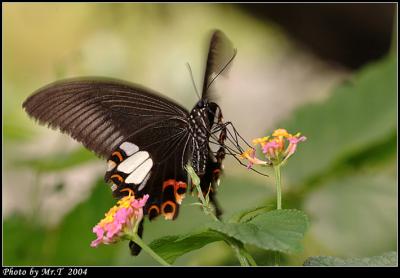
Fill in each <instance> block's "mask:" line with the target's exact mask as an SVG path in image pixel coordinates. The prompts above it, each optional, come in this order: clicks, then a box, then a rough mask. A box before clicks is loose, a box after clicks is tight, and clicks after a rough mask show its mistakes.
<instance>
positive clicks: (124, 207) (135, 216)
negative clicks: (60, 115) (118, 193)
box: [90, 190, 149, 247]
mask: <svg viewBox="0 0 400 278" xmlns="http://www.w3.org/2000/svg"><path fill="white" fill-rule="evenodd" d="M148 198H149V195H147V194H146V195H144V196H143V197H142V198H141V199H135V197H134V195H133V191H132V190H129V195H128V196H125V197H123V198H122V199H121V200H119V201H118V203H117V204H116V205H115V206H114V207H112V208H111V209H110V210H109V211H108V212H107V213H106V214H105V217H104V218H103V219H102V220H101V221H100V222H99V223H98V224H97V225H96V226H95V227H94V228H93V232H94V233H95V234H96V235H97V239H95V240H94V241H92V243H91V244H90V246H92V247H97V246H98V245H99V244H101V243H103V244H111V243H115V242H117V241H119V240H120V239H121V238H123V237H124V236H129V235H131V234H132V233H134V232H135V227H136V224H137V223H139V222H140V221H141V220H142V218H143V207H144V206H145V204H146V202H147V199H148Z"/></svg>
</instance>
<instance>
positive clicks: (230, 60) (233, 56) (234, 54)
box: [207, 48, 237, 90]
mask: <svg viewBox="0 0 400 278" xmlns="http://www.w3.org/2000/svg"><path fill="white" fill-rule="evenodd" d="M236 54H237V49H236V48H235V49H234V50H233V55H232V57H231V58H230V59H229V61H228V62H227V63H226V65H225V66H224V67H223V68H222V69H221V70H220V71H219V72H218V74H217V75H216V76H215V77H214V78H213V79H212V80H211V82H210V83H208V85H207V90H208V88H210V86H211V84H212V83H213V82H214V81H215V79H217V77H218V76H220V75H221V73H223V72H224V70H225V69H226V68H227V67H228V66H229V65H230V64H231V63H232V61H233V59H235V57H236Z"/></svg>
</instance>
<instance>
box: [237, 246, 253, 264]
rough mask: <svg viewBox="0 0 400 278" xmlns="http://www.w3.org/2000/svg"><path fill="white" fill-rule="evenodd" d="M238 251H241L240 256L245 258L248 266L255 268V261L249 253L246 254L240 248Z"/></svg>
mask: <svg viewBox="0 0 400 278" xmlns="http://www.w3.org/2000/svg"><path fill="white" fill-rule="evenodd" d="M240 251H241V254H242V255H243V256H245V257H246V259H247V261H248V262H249V264H250V265H251V266H257V263H256V261H255V260H254V258H253V257H252V256H251V255H250V253H248V252H247V251H246V249H244V248H241V250H240Z"/></svg>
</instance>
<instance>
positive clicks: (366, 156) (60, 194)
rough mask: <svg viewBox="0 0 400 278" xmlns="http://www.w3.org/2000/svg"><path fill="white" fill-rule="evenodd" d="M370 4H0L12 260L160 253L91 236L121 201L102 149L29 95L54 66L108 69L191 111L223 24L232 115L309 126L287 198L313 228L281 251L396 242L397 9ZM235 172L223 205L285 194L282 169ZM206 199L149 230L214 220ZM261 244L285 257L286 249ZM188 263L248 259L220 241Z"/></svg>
mask: <svg viewBox="0 0 400 278" xmlns="http://www.w3.org/2000/svg"><path fill="white" fill-rule="evenodd" d="M367 6H368V5H363V4H353V5H345V4H342V5H331V6H329V5H319V7H317V6H316V5H311V4H309V5H302V6H301V7H300V6H296V5H268V4H264V5H250V4H249V5H245V4H242V5H237V4H93V3H91V4H83V3H82V4H81V3H79V4H78V3H74V4H44V3H43V4H28V3H19V4H15V3H13V4H11V3H8V4H2V8H3V58H4V60H3V87H2V89H3V107H2V108H3V150H4V153H3V169H2V170H3V179H2V182H3V188H2V190H3V191H2V192H3V206H2V209H3V258H4V259H3V264H5V265H128V266H132V265H156V262H155V261H154V260H153V259H152V258H151V257H149V256H148V255H147V254H145V253H144V252H142V253H141V254H140V255H139V256H138V257H131V256H130V255H129V250H128V246H127V243H126V242H122V243H118V244H115V245H112V246H101V247H99V248H97V249H93V248H90V246H89V245H90V242H91V241H92V240H93V239H94V238H95V235H94V234H93V233H92V232H91V229H92V227H93V226H94V225H95V224H96V223H97V222H98V221H99V220H100V219H101V218H102V216H103V214H104V212H106V211H107V210H108V208H110V207H111V206H112V205H113V204H114V200H113V199H112V198H111V194H110V193H111V192H110V189H109V187H108V186H106V185H105V184H104V182H103V179H102V177H103V174H104V171H105V169H106V167H105V163H104V161H101V160H100V159H98V158H97V157H96V156H95V155H94V154H92V153H90V152H89V151H87V150H85V149H83V148H82V147H81V146H80V144H79V143H76V142H75V141H73V140H72V139H71V138H69V137H68V136H66V135H63V134H61V133H59V132H58V131H54V130H50V129H47V128H46V127H43V126H39V125H37V124H36V123H35V122H34V121H33V120H31V119H29V118H28V117H27V115H26V114H25V113H24V111H23V110H22V107H21V105H22V102H23V101H24V99H25V98H26V97H28V96H29V95H30V94H31V93H32V92H33V91H35V90H36V89H38V88H39V87H41V86H43V85H46V84H47V83H50V82H52V81H55V80H57V79H61V78H66V77H74V76H108V77H114V78H119V79H126V80H129V81H131V82H134V83H139V84H143V85H144V86H147V87H150V88H152V89H154V90H157V91H159V92H161V93H162V94H164V95H168V96H170V97H172V98H174V99H176V100H177V101H178V102H179V103H181V104H182V105H184V106H185V107H187V108H188V109H191V108H192V106H193V105H194V103H195V101H196V95H195V93H194V89H193V87H192V84H191V81H190V76H189V73H188V71H187V68H186V66H185V63H186V62H189V63H190V65H191V67H192V70H193V75H194V79H195V81H196V83H197V84H198V86H200V87H201V81H202V80H203V73H204V65H205V59H206V53H207V48H208V35H209V32H210V30H211V29H215V28H218V29H221V30H222V31H224V32H225V33H226V35H227V36H228V37H229V38H230V39H231V40H232V42H233V44H234V46H235V47H236V48H237V49H238V55H237V57H236V59H235V61H234V63H233V65H232V69H231V72H230V75H229V78H227V79H223V78H221V79H219V80H218V82H217V83H216V86H217V89H218V92H219V103H220V104H221V106H222V109H223V111H224V116H225V119H226V120H230V121H232V122H234V123H235V126H236V128H237V129H238V130H239V132H240V133H241V134H242V135H243V136H244V137H245V138H246V139H247V140H248V141H250V140H251V139H252V138H255V137H260V136H265V135H266V134H269V133H271V132H272V130H273V129H275V128H278V127H284V128H287V129H288V131H289V132H291V133H295V132H298V131H300V132H302V133H303V134H304V135H305V136H307V138H308V140H307V141H306V142H305V143H303V144H301V145H300V146H299V149H298V153H297V154H296V155H295V156H294V157H293V158H292V159H291V161H290V163H289V164H288V166H287V167H285V169H284V171H283V184H284V195H283V207H284V208H297V209H302V210H304V211H305V212H306V213H307V214H308V215H309V218H310V221H311V226H310V229H309V231H308V232H307V234H306V237H305V239H304V242H303V244H304V252H302V253H299V254H292V255H282V260H281V264H283V265H301V264H302V263H303V262H304V260H305V259H306V258H307V257H309V256H317V255H332V256H340V257H343V258H346V257H366V256H375V255H380V254H382V253H384V252H387V251H397V211H398V203H397V200H398V199H397V192H398V191H397V106H396V100H397V78H396V77H397V46H396V45H395V44H394V43H392V41H396V36H394V35H392V33H397V29H395V31H394V32H393V27H397V26H395V24H394V23H393V22H397V21H396V20H395V21H393V17H394V5H392V4H379V5H378V4H376V5H375V6H369V7H367ZM318 9H319V10H318ZM313 11H314V14H312V12H313ZM310 13H311V15H310ZM316 15H318V16H316ZM290 19H292V20H290ZM351 32H353V33H351ZM349 34H353V35H349ZM328 46H329V47H328ZM225 170H226V171H225V177H224V178H223V181H222V182H221V185H220V187H219V191H218V197H219V200H220V204H221V206H222V207H223V209H224V212H225V216H226V217H228V216H229V215H231V214H232V213H234V212H237V211H240V210H243V209H246V208H251V207H254V206H257V205H265V204H267V205H270V206H271V209H273V208H274V202H275V200H274V185H273V178H272V176H273V175H271V178H264V177H261V176H258V175H256V174H254V173H253V172H250V171H247V170H246V169H245V168H243V167H241V166H239V165H238V164H237V163H236V162H235V161H234V160H233V159H231V158H227V159H226V163H225ZM194 201H195V199H194V198H192V197H188V198H186V199H185V202H184V204H183V208H182V210H181V213H180V216H179V218H178V219H177V220H176V221H173V222H172V221H165V220H163V219H161V218H159V219H158V220H156V221H154V222H152V223H146V224H145V233H144V239H145V241H146V242H151V241H152V240H153V239H156V238H158V237H161V236H165V235H174V234H181V233H184V232H189V231H190V230H191V229H193V228H195V227H197V226H199V225H200V224H202V223H204V222H205V221H207V219H206V217H205V216H204V215H203V214H202V213H201V211H200V209H199V208H198V207H195V206H190V203H192V202H194ZM250 252H251V253H252V254H253V255H254V257H255V259H256V261H257V263H258V264H260V265H271V264H274V259H275V257H274V254H273V253H269V252H265V251H262V250H259V249H257V248H254V247H251V246H250ZM175 264H176V265H237V264H238V263H237V261H236V259H235V257H234V254H233V253H232V252H231V249H230V248H229V247H228V246H226V245H225V244H224V243H222V242H219V243H213V244H210V245H207V246H205V247H203V248H202V249H199V250H197V251H194V252H191V253H189V254H187V255H185V256H183V257H181V258H180V259H178V260H177V262H176V263H175Z"/></svg>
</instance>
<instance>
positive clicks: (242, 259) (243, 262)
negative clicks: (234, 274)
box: [227, 239, 254, 266]
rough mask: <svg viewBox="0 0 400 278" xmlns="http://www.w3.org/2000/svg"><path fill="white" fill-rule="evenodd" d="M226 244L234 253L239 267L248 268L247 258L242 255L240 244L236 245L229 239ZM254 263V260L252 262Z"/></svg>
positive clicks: (234, 241)
mask: <svg viewBox="0 0 400 278" xmlns="http://www.w3.org/2000/svg"><path fill="white" fill-rule="evenodd" d="M227 243H228V244H229V246H230V247H231V248H232V249H233V251H235V255H236V257H237V259H238V260H239V262H240V265H241V266H250V263H249V262H248V260H247V258H246V257H245V256H244V255H243V251H242V250H243V248H241V247H240V243H237V242H236V240H234V239H230V240H227ZM253 261H254V260H253Z"/></svg>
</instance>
